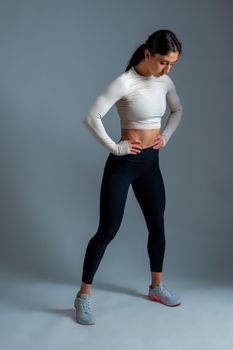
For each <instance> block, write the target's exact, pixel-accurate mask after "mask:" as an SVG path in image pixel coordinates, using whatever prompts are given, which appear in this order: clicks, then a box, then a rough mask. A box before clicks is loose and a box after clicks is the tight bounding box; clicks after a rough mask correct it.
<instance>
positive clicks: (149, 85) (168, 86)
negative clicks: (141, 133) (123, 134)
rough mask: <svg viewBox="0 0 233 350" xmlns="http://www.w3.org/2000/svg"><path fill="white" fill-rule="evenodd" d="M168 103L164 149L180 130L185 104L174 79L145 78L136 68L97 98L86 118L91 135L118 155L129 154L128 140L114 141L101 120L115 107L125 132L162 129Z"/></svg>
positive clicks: (112, 83) (122, 75) (131, 69)
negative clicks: (177, 129) (128, 130)
mask: <svg viewBox="0 0 233 350" xmlns="http://www.w3.org/2000/svg"><path fill="white" fill-rule="evenodd" d="M166 103H167V104H168V107H169V109H170V115H169V117H168V119H167V122H166V124H165V127H164V130H163V132H162V133H161V135H162V137H163V139H164V146H165V145H166V144H167V142H168V140H169V138H170V137H171V135H172V134H173V132H174V131H175V129H176V128H177V126H178V124H179V122H180V119H181V116H182V111H183V109H182V105H181V102H180V98H179V96H178V94H177V92H176V88H175V85H174V83H173V81H172V79H171V78H170V77H169V76H168V75H167V74H164V75H162V76H160V77H156V76H154V75H150V76H143V75H141V74H139V73H137V72H136V70H135V68H134V67H131V68H130V69H129V70H128V71H126V72H123V73H121V74H120V75H119V76H117V77H116V78H115V79H114V80H113V81H112V82H111V83H110V84H109V85H108V86H107V87H106V88H105V89H104V90H103V91H102V93H101V94H100V95H99V96H97V98H96V99H95V101H94V103H93V104H92V106H91V107H90V108H89V110H88V112H87V114H86V115H85V117H84V119H83V123H84V124H85V125H86V126H87V127H88V129H89V130H90V132H91V133H92V135H93V136H94V137H95V138H96V139H97V140H98V141H99V142H100V143H102V145H103V146H105V147H106V148H107V149H108V150H109V151H110V152H112V153H114V154H116V155H124V154H129V153H130V149H129V144H128V141H127V140H121V141H119V142H118V143H116V142H114V141H113V140H112V139H111V138H110V137H109V135H108V134H107V133H106V130H105V128H104V126H103V123H102V118H103V117H104V115H105V114H106V113H107V112H108V111H109V110H110V108H111V107H112V106H113V105H114V104H115V105H116V108H117V112H118V115H119V118H120V125H121V128H123V129H141V130H142V129H143V130H145V129H147V130H148V129H160V128H161V118H162V116H163V115H164V113H165V111H166Z"/></svg>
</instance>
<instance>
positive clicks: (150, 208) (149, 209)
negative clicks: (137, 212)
mask: <svg viewBox="0 0 233 350" xmlns="http://www.w3.org/2000/svg"><path fill="white" fill-rule="evenodd" d="M132 188H133V192H134V194H135V197H136V199H137V201H138V203H139V205H140V207H141V209H142V211H143V214H144V216H145V219H146V222H147V224H148V225H151V224H152V223H156V222H161V220H163V215H164V210H165V205H166V193H165V186H164V181H163V177H162V174H161V171H160V168H159V165H158V164H153V166H152V167H150V169H148V170H147V171H146V172H145V173H143V174H142V175H141V176H139V177H138V178H136V179H135V180H134V181H133V182H132Z"/></svg>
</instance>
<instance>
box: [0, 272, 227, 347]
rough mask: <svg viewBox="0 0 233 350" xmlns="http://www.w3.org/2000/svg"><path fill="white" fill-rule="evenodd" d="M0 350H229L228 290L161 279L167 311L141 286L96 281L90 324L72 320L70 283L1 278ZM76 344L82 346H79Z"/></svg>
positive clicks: (142, 282)
mask: <svg viewBox="0 0 233 350" xmlns="http://www.w3.org/2000/svg"><path fill="white" fill-rule="evenodd" d="M1 277H2V278H1V281H2V282H1V292H0V293H1V299H0V300H1V313H0V337H1V348H2V349H4V350H12V349H16V348H17V349H21V348H22V349H25V350H26V349H33V350H37V349H43V350H46V349H49V350H53V349H56V350H59V349H62V350H64V349H65V350H69V349H95V350H96V349H101V350H105V349H106V350H107V349H108V350H109V349H111V350H115V349H116V350H119V349H127V350H130V349H133V350H139V349H140V350H141V349H142V348H145V349H146V348H149V347H150V348H151V347H152V346H153V348H154V349H163V350H171V349H172V350H174V349H176V350H197V349H205V350H207V349H211V350H215V349H230V348H232V347H233V333H232V325H233V299H232V286H227V284H226V283H225V285H223V284H220V285H216V283H208V284H204V283H203V282H200V283H197V282H195V283H194V282H192V281H187V280H183V281H181V280H180V281H175V280H172V279H169V282H168V281H164V283H165V284H166V286H167V287H168V289H169V290H171V291H173V292H175V293H176V294H177V295H179V297H180V298H181V299H182V305H180V306H178V307H173V308H172V307H167V306H164V305H162V304H159V303H156V302H152V301H149V300H148V299H147V298H146V294H147V288H148V286H147V284H146V281H144V280H141V281H138V280H137V281H135V282H134V284H132V283H130V285H126V283H125V281H124V282H123V281H122V284H120V283H116V284H115V285H114V284H107V283H101V282H98V281H97V282H96V283H95V285H94V286H93V289H92V296H93V307H94V310H95V316H96V319H97V322H96V324H95V325H92V326H82V325H79V324H78V323H76V322H75V310H74V308H73V299H74V295H75V293H76V290H77V285H72V284H70V285H69V284H61V283H52V282H48V281H38V280H33V279H29V278H25V277H24V278H23V277H19V276H11V277H9V275H6V274H5V275H4V274H2V276H1ZM81 346H82V348H81Z"/></svg>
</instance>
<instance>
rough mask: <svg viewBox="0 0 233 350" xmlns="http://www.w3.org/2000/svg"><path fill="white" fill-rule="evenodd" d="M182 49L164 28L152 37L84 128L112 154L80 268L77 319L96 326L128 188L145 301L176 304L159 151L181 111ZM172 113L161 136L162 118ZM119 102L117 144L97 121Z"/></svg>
mask: <svg viewBox="0 0 233 350" xmlns="http://www.w3.org/2000/svg"><path fill="white" fill-rule="evenodd" d="M181 46H182V45H181V43H180V41H179V40H178V39H177V37H176V35H175V34H174V33H173V32H171V31H169V30H165V29H163V30H158V31H156V32H154V33H152V34H151V35H150V36H149V37H148V39H147V40H146V42H145V43H144V44H142V45H141V46H139V47H138V48H137V50H136V51H135V52H134V53H133V55H132V57H131V59H130V60H129V63H128V65H127V67H126V70H125V72H123V73H122V74H120V75H119V76H118V77H116V78H115V79H114V80H113V81H112V82H111V83H110V84H109V85H108V86H107V87H106V89H105V90H104V91H103V92H102V93H101V94H100V95H99V96H98V97H97V98H96V100H95V101H94V103H93V105H92V106H91V108H90V109H89V111H88V113H87V114H86V116H85V118H84V120H83V122H84V124H85V125H86V126H87V127H88V129H89V130H90V132H91V133H92V135H93V136H94V137H95V138H96V139H97V140H98V141H99V142H100V143H102V145H103V146H104V147H106V148H107V150H108V151H109V152H110V153H109V155H108V158H107V160H106V164H105V167H104V173H103V178H102V184H101V192H100V218H99V226H98V229H97V232H96V234H95V235H94V236H93V237H92V238H91V239H90V241H89V243H88V246H87V249H86V254H85V258H84V264H83V274H82V283H81V287H80V289H79V291H78V292H77V294H76V296H75V300H74V307H75V309H76V320H77V322H78V323H81V324H94V323H95V322H96V319H95V316H94V313H93V309H92V297H91V285H92V282H93V278H94V275H95V272H96V270H97V268H98V266H99V264H100V261H101V259H102V257H103V255H104V252H105V249H106V247H107V245H108V244H109V243H110V241H111V240H112V239H113V238H114V237H115V235H116V233H117V231H118V230H119V227H120V224H121V221H122V218H123V213H124V208H125V203H126V198H127V194H128V190H129V186H130V185H132V188H133V192H134V194H135V197H136V199H137V201H138V203H139V205H140V207H141V209H142V212H143V215H144V218H145V221H146V225H147V228H148V233H149V234H148V243H147V248H148V255H149V261H150V271H151V285H149V291H148V298H149V299H150V300H152V301H157V302H160V303H163V304H165V305H167V306H177V305H180V304H181V301H180V299H179V298H178V297H177V296H176V295H174V294H173V293H171V292H170V291H169V290H168V289H167V288H166V287H165V285H164V283H163V281H162V268H163V260H164V253H165V234H164V210H165V200H166V199H165V188H164V182H163V178H162V175H161V172H160V168H159V149H160V148H161V147H165V145H166V144H167V142H168V140H169V138H170V137H171V135H172V134H173V132H174V131H175V129H176V128H177V126H178V124H179V122H180V119H181V116H182V105H181V102H180V99H179V96H178V94H177V92H176V88H175V85H174V83H173V81H172V80H171V78H170V77H169V76H168V73H169V71H170V69H171V68H172V67H173V66H174V64H175V62H176V61H177V60H178V58H179V56H180V55H181V51H182V50H181ZM166 103H167V104H168V106H169V109H170V115H169V117H168V119H167V122H166V125H165V127H164V130H163V132H162V133H160V127H161V117H162V116H163V115H164V113H165V110H166ZM114 104H116V108H117V111H118V114H119V117H120V124H121V139H120V140H119V142H118V143H116V142H114V141H113V140H112V139H111V138H110V137H109V136H108V134H107V133H106V131H105V128H104V126H103V124H102V118H103V117H104V115H105V114H106V113H107V112H108V111H109V109H110V108H111V107H112V106H113V105H114Z"/></svg>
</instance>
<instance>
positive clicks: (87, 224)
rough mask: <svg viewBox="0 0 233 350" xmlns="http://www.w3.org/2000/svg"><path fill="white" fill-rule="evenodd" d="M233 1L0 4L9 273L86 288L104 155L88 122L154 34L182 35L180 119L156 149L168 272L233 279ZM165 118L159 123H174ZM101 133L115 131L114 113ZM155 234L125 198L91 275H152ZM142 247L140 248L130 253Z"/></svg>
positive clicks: (1, 145)
mask: <svg viewBox="0 0 233 350" xmlns="http://www.w3.org/2000/svg"><path fill="white" fill-rule="evenodd" d="M231 20H232V2H231V1H226V0H225V1H216V0H214V1H187V0H185V1H181V0H179V1H169V2H166V3H165V2H164V1H149V0H146V1H143V2H142V1H138V0H134V1H130V0H124V1H123V0H118V1H107V0H106V1H105V0H101V1H98V2H96V1H90V0H88V1H85V2H84V1H72V0H66V1H55V0H46V1H45V0H41V1H34V0H31V1H26V0H25V1H23V0H21V1H16V0H7V1H6V0H5V1H4V0H1V2H0V42H1V49H0V70H1V80H0V97H1V103H0V108H1V118H0V123H1V124H0V133H1V135H0V154H1V158H0V159H1V172H0V174H1V175H0V176H1V180H0V191H1V195H0V200H1V206H0V210H1V254H0V256H1V269H2V270H3V271H5V272H6V273H10V272H18V273H22V274H26V275H28V276H30V275H31V276H34V277H36V278H43V279H45V278H48V279H50V280H60V281H67V282H77V283H79V281H80V280H79V279H80V276H81V270H82V262H83V257H84V252H85V249H86V245H87V243H88V241H89V239H90V238H91V236H92V235H93V234H94V233H95V231H96V229H97V225H98V214H99V206H98V205H99V190H100V183H101V178H102V172H103V167H104V163H105V160H106V158H107V155H108V152H107V151H106V150H105V149H104V148H103V146H102V145H100V144H98V143H97V142H96V141H95V140H94V139H93V138H92V136H91V135H90V134H89V131H88V130H87V129H86V128H85V126H83V125H82V122H81V120H82V117H83V115H84V114H85V112H86V111H87V108H88V107H89V105H90V104H91V103H92V101H93V99H94V98H95V97H96V96H97V94H99V93H100V92H101V91H102V89H103V88H104V87H105V86H106V85H107V84H108V83H109V82H110V81H111V80H112V79H114V78H115V77H116V76H117V75H118V74H120V73H121V72H122V71H123V70H124V69H125V66H126V63H127V61H128V59H129V57H130V56H131V54H132V53H133V51H134V50H135V49H136V47H137V46H138V45H139V44H141V43H142V42H144V40H145V39H146V38H147V36H148V35H149V34H150V33H151V32H153V31H155V30H158V29H163V28H167V29H171V30H173V31H174V32H175V33H176V34H177V36H178V37H179V38H180V40H181V41H182V43H183V51H184V53H183V55H182V57H181V58H180V61H179V62H178V63H177V65H176V67H175V68H174V69H173V71H172V72H171V73H170V75H171V77H172V78H173V80H174V82H175V84H176V88H177V91H178V93H179V95H180V98H181V100H182V103H183V107H184V114H183V120H182V122H181V124H180V126H179V127H178V129H177V130H176V132H175V134H173V136H172V138H171V139H170V141H169V143H168V144H167V147H166V148H164V149H162V150H161V151H160V166H161V170H162V173H163V178H164V182H165V185H166V195H167V206H166V213H165V220H166V221H165V224H166V235H167V250H166V256H165V265H164V271H165V272H166V273H167V274H173V275H174V276H177V277H180V278H186V279H192V280H193V279H196V278H201V279H216V278H218V279H223V278H226V279H229V276H230V274H231V275H232V269H231V266H232V263H233V258H232V254H231V251H232V243H233V239H232V210H231V208H232V197H233V191H232V176H233V171H232V154H231V153H232V127H233V118H232V78H233V72H232V62H231V60H232V54H233V53H232V37H231V33H232V21H231ZM167 115H168V111H167V113H166V115H165V116H164V119H163V123H164V122H165V119H166V116H167ZM103 122H104V126H105V127H106V130H107V132H108V133H109V135H111V137H112V138H114V139H115V140H117V139H118V138H119V136H120V128H119V121H118V116H117V113H116V109H115V107H113V108H112V109H111V110H110V111H109V113H108V114H107V115H106V116H105V118H104V120H103ZM146 241H147V231H146V226H145V222H144V218H143V216H142V213H141V211H140V209H139V205H138V204H137V202H136V199H135V198H134V195H133V193H132V190H131V189H130V191H129V196H128V199H127V204H126V210H125V215H124V218H123V222H122V225H121V228H120V230H119V232H118V235H117V237H116V238H115V240H114V241H113V242H111V245H110V246H109V247H108V249H107V251H106V253H105V256H104V260H103V261H102V263H101V265H100V267H99V270H98V272H97V274H96V277H95V278H96V280H103V281H106V280H108V281H109V280H111V279H114V280H115V281H116V280H117V279H118V278H120V279H121V281H124V279H129V278H132V279H135V278H137V276H139V275H142V274H145V273H148V278H149V270H148V268H149V261H148V258H147V252H146ZM132 242H133V248H132Z"/></svg>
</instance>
